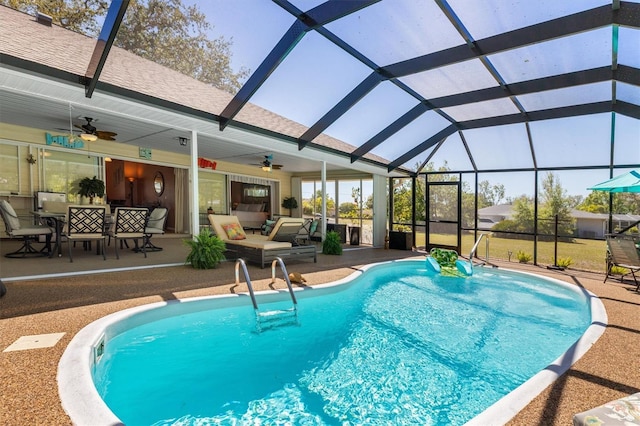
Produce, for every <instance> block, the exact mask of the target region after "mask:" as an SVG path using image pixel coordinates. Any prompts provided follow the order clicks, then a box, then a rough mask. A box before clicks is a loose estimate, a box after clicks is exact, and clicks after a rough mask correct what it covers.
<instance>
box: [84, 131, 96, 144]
mask: <svg viewBox="0 0 640 426" xmlns="http://www.w3.org/2000/svg"><path fill="white" fill-rule="evenodd" d="M80 139H82V140H83V141H85V142H95V141H97V140H98V137H97V136H96V135H92V134H91V133H82V134H81V135H80Z"/></svg>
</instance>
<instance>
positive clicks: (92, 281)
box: [0, 238, 640, 426]
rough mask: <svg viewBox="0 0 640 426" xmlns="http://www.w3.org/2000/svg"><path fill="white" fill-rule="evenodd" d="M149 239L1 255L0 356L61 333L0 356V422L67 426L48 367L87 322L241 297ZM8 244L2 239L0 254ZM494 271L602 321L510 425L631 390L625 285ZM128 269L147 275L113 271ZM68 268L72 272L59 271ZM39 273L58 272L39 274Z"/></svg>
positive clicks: (327, 273) (262, 280) (584, 276)
mask: <svg viewBox="0 0 640 426" xmlns="http://www.w3.org/2000/svg"><path fill="white" fill-rule="evenodd" d="M156 243H157V244H158V245H161V246H163V247H165V250H164V251H162V252H155V253H149V254H148V258H147V259H146V260H143V259H144V258H143V257H142V255H141V254H137V253H135V254H134V253H128V254H125V255H124V256H121V261H117V260H115V256H113V253H111V252H109V254H108V256H109V258H108V259H107V261H103V260H102V257H100V256H95V255H94V254H92V255H89V254H87V255H86V256H84V257H83V256H82V255H80V256H79V257H76V255H75V254H74V262H73V263H69V261H68V258H66V257H62V258H59V259H56V258H53V259H35V260H23V259H6V258H2V259H0V277H1V278H2V280H3V281H5V280H7V281H6V282H5V285H6V287H7V289H8V293H7V295H6V296H5V297H4V298H2V299H0V350H2V351H5V350H6V349H7V348H8V347H9V346H10V345H11V344H12V343H14V342H15V341H16V340H17V339H18V338H20V337H22V336H29V335H42V334H53V333H64V335H63V336H62V337H61V338H60V340H59V341H57V343H55V344H54V345H53V346H51V347H45V348H39V349H27V350H17V351H10V352H0V407H2V408H1V409H0V424H3V425H7V426H11V425H16V426H17V425H25V424H33V425H35V424H47V425H67V424H70V419H69V417H68V416H67V415H66V414H65V412H64V410H63V408H62V406H61V403H60V399H59V396H58V384H57V379H56V374H57V367H58V362H59V360H60V357H61V356H62V353H63V352H64V350H65V348H66V346H67V345H68V344H69V342H70V340H71V339H72V338H73V336H74V335H75V334H76V333H77V332H78V331H79V330H80V329H81V328H83V327H84V326H86V325H87V324H89V323H90V322H92V321H94V320H96V319H98V318H101V317H103V316H105V315H107V314H110V313H113V312H116V311H119V310H122V309H125V308H129V307H133V306H139V305H142V304H146V303H150V302H158V301H163V300H172V299H178V298H185V297H192V296H203V295H213V294H229V293H242V292H245V291H246V284H245V283H244V282H242V281H243V280H241V283H240V285H238V286H236V285H235V275H234V263H233V262H225V263H223V264H221V265H220V266H219V267H218V268H217V269H214V270H195V269H193V268H191V267H190V266H184V265H182V262H183V261H184V258H185V257H186V251H185V250H186V249H185V247H184V245H183V244H182V243H181V240H180V239H179V238H173V239H172V238H167V239H163V240H162V241H161V242H160V243H159V242H158V241H156ZM347 247H348V246H347ZM11 248H12V247H11V244H7V243H6V242H5V241H2V243H1V245H0V254H1V253H4V252H7V251H8V250H10V249H11ZM110 250H113V248H111V249H110ZM65 254H66V253H65ZM121 255H122V253H121ZM414 256H420V257H423V255H421V254H419V253H412V252H406V251H398V250H382V249H372V248H365V247H361V248H359V249H354V250H347V251H345V252H344V253H343V255H341V256H325V255H322V254H318V263H315V264H314V263H311V262H308V261H299V262H291V263H289V264H287V269H288V270H289V272H300V273H302V274H303V275H304V277H305V278H306V279H307V283H306V285H317V284H323V283H327V282H330V281H334V280H336V279H340V278H343V277H346V276H348V275H349V274H351V273H352V272H353V271H354V270H355V269H357V268H358V267H359V266H361V265H363V264H367V263H374V262H380V261H384V260H393V259H399V258H407V257H414ZM123 257H124V259H123ZM164 265H174V266H164ZM498 265H499V266H500V267H503V268H509V269H516V270H523V271H527V272H533V273H537V274H540V275H545V276H550V277H553V278H556V279H560V280H563V281H566V282H569V283H571V284H574V285H578V286H581V287H584V288H586V289H587V290H590V291H592V292H593V293H595V294H596V295H598V296H599V297H600V299H601V300H602V302H603V304H604V306H605V308H606V311H607V315H608V326H607V328H606V330H605V332H604V334H603V336H602V337H601V338H600V339H599V340H598V341H597V342H596V343H595V344H594V345H593V347H592V348H591V349H590V350H589V351H588V352H587V354H586V355H585V356H584V357H583V358H581V359H580V360H579V361H578V362H577V363H576V364H575V365H574V366H573V367H572V368H571V369H570V370H569V371H568V372H567V373H566V374H564V375H563V376H562V377H560V379H559V380H557V381H556V382H555V383H554V384H553V385H551V386H550V387H548V388H547V389H546V390H545V391H544V392H542V393H541V394H540V395H538V396H537V397H535V398H534V399H533V401H532V402H531V403H530V404H529V405H528V406H527V407H525V408H524V409H523V410H522V411H520V412H519V413H518V414H517V415H516V416H515V417H514V418H513V419H512V421H511V422H510V423H509V424H510V425H568V424H571V420H572V417H573V414H575V413H577V412H581V411H585V410H588V409H591V408H593V407H596V406H598V405H601V404H603V403H605V402H607V401H610V400H613V399H616V398H619V397H622V396H626V395H628V394H631V393H636V392H640V344H638V342H639V341H640V315H638V313H639V310H640V293H637V292H635V286H634V285H631V282H629V281H626V282H625V283H620V282H618V281H611V280H609V281H608V282H607V283H606V284H604V283H603V282H602V281H603V278H604V277H603V275H602V274H595V273H589V272H581V271H573V270H570V269H569V270H566V271H553V270H548V269H546V268H543V267H536V266H533V265H521V264H518V263H513V262H511V263H508V262H498ZM133 266H142V267H145V268H146V267H148V269H138V270H129V271H122V270H121V271H118V270H117V268H122V267H133ZM109 270H111V272H110V271H109ZM69 272H73V273H75V275H71V276H64V275H62V274H66V273H69ZM278 272H279V271H278ZM48 273H54V274H60V275H58V276H55V277H51V278H38V277H40V276H42V274H48ZM249 273H250V276H251V279H252V282H253V284H254V287H255V288H256V290H266V289H271V288H285V287H286V285H285V283H284V281H283V280H282V279H281V278H282V277H281V274H277V276H278V277H279V278H280V279H278V280H277V282H276V284H275V285H271V284H270V281H271V280H270V277H271V270H270V269H269V268H266V269H260V268H259V267H256V266H253V265H249ZM20 277H29V278H26V279H23V278H20ZM35 340H44V339H35ZM540 343H541V344H543V342H540Z"/></svg>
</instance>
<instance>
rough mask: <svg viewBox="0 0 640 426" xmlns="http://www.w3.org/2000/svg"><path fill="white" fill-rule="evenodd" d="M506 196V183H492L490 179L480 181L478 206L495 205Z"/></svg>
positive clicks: (480, 207)
mask: <svg viewBox="0 0 640 426" xmlns="http://www.w3.org/2000/svg"><path fill="white" fill-rule="evenodd" d="M503 198H504V185H503V184H501V183H499V184H496V185H491V184H490V183H489V181H488V180H483V181H482V182H479V183H478V208H479V209H482V208H484V207H489V206H495V205H498V204H500V201H502V199H503Z"/></svg>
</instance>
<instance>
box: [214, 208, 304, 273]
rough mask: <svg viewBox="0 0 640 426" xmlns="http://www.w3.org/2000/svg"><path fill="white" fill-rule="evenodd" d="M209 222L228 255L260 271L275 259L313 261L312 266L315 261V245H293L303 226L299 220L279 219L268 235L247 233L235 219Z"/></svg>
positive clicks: (217, 219) (300, 219) (217, 217)
mask: <svg viewBox="0 0 640 426" xmlns="http://www.w3.org/2000/svg"><path fill="white" fill-rule="evenodd" d="M209 223H211V227H212V228H213V231H214V232H215V233H216V235H217V236H218V237H219V238H220V239H222V240H223V241H224V242H225V244H226V246H227V250H228V251H229V252H231V253H233V254H234V255H235V257H236V258H244V259H245V260H247V261H249V262H253V263H257V264H259V265H260V267H261V268H264V267H265V265H266V264H268V263H271V262H272V261H273V260H274V259H275V258H276V257H280V258H282V259H283V260H285V261H286V260H287V259H299V258H313V261H314V263H315V262H317V256H316V248H315V246H304V245H298V244H297V242H296V237H297V236H298V232H299V231H300V228H301V227H302V225H303V224H304V219H302V218H290V217H281V218H279V219H278V221H277V222H276V224H275V226H274V227H273V229H272V230H271V233H270V234H269V235H256V234H246V233H245V232H244V230H243V228H242V224H241V223H240V221H239V220H238V218H237V217H236V216H227V215H214V214H210V215H209Z"/></svg>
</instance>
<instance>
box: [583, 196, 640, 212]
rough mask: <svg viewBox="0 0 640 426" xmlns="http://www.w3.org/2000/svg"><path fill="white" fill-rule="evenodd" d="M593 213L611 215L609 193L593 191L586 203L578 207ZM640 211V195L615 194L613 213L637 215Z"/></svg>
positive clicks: (585, 200)
mask: <svg viewBox="0 0 640 426" xmlns="http://www.w3.org/2000/svg"><path fill="white" fill-rule="evenodd" d="M577 208H578V210H583V211H586V212H591V213H609V193H608V192H606V191H591V194H589V195H587V197H586V198H585V199H584V201H583V202H582V203H581V204H580V205H579V206H578V207H577ZM639 211H640V194H634V193H630V192H626V193H625V192H623V193H617V194H613V213H618V214H637V212H639Z"/></svg>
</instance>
